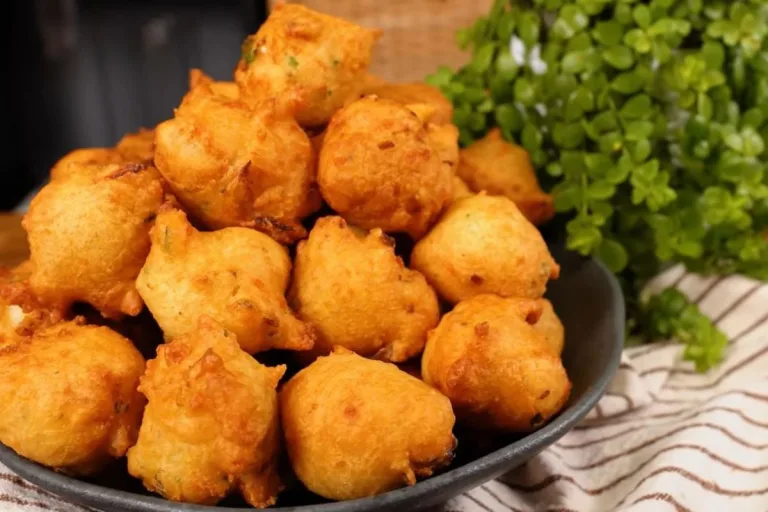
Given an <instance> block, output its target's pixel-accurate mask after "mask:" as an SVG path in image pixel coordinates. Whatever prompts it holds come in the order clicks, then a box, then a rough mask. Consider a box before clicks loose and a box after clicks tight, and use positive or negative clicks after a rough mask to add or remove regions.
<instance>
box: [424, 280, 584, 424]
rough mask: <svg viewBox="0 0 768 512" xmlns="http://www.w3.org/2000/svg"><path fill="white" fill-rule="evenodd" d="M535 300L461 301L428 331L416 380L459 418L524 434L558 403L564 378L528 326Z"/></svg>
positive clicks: (535, 312) (564, 393) (564, 394)
mask: <svg viewBox="0 0 768 512" xmlns="http://www.w3.org/2000/svg"><path fill="white" fill-rule="evenodd" d="M541 302H542V301H540V300H521V299H504V298H501V297H498V296H496V295H479V296H476V297H473V298H471V299H468V300H466V301H463V302H460V303H459V304H458V305H457V306H456V307H455V308H454V309H453V311H451V312H450V313H448V314H446V315H445V316H444V317H443V318H442V320H441V321H440V325H438V327H437V329H435V330H434V331H432V332H430V334H429V341H427V347H426V349H425V351H424V355H423V357H422V360H421V372H422V376H423V378H424V381H425V382H426V383H427V384H430V385H432V386H434V387H435V388H436V389H437V390H438V391H440V392H441V393H443V394H444V395H445V396H447V397H448V398H449V399H450V400H451V403H452V404H453V409H454V411H455V412H456V416H457V417H458V419H459V421H461V422H463V423H465V424H467V425H471V426H472V427H474V428H478V429H487V430H500V431H505V432H530V431H532V430H534V429H536V428H538V427H540V426H541V425H543V424H544V423H545V422H546V421H547V420H549V419H550V418H551V417H552V416H553V415H555V414H557V412H558V411H559V410H560V409H561V408H562V407H563V406H564V405H565V402H566V401H567V400H568V396H569V394H570V390H571V383H570V382H569V380H568V375H567V374H566V373H565V369H564V368H563V365H562V363H561V362H560V358H559V357H558V355H557V354H556V353H555V352H553V350H552V348H551V347H550V345H549V342H548V341H547V339H546V337H545V336H544V335H543V334H542V333H540V332H539V331H538V330H537V329H536V328H534V327H533V326H532V325H531V324H533V323H535V322H536V320H537V319H538V317H539V315H540V314H541V308H542V304H541Z"/></svg>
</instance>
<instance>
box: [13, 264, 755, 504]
mask: <svg viewBox="0 0 768 512" xmlns="http://www.w3.org/2000/svg"><path fill="white" fill-rule="evenodd" d="M670 284H678V286H679V287H680V289H681V290H682V291H683V292H684V293H686V294H687V295H688V296H689V297H690V298H691V299H693V300H695V301H696V302H697V303H698V304H699V306H700V308H701V309H702V311H703V312H705V313H706V314H708V315H710V316H711V317H712V318H714V319H716V320H717V323H718V325H719V326H720V327H721V328H722V329H723V330H724V331H725V332H726V334H728V336H729V338H730V340H731V343H730V347H729V348H728V352H727V356H726V359H725V361H724V362H723V363H722V364H721V365H720V366H719V367H718V368H716V369H714V370H711V371H709V372H708V373H705V374H698V373H696V372H695V370H694V369H693V365H692V364H691V363H688V362H685V361H683V360H682V357H681V347H680V346H679V345H676V344H674V343H658V344H654V345H649V346H644V347H637V348H632V349H628V350H627V351H626V352H625V354H624V357H623V361H622V363H621V367H620V369H619V371H618V373H617V375H616V378H615V379H614V380H613V382H612V383H611V386H610V388H609V390H608V393H607V394H606V395H605V397H604V398H603V399H602V400H601V401H600V403H599V404H598V406H597V407H595V409H594V410H593V411H591V412H590V414H589V416H588V417H587V419H585V420H584V422H582V424H580V425H578V426H577V427H576V428H575V429H574V430H573V431H572V432H570V433H569V434H568V435H566V436H565V437H564V438H563V439H561V440H560V441H559V442H557V443H556V444H555V445H554V446H552V447H550V448H549V449H547V450H545V451H544V452H542V453H541V454H540V455H538V456H537V457H535V458H534V459H532V460H531V461H529V462H528V463H527V464H525V465H524V466H522V467H521V468H518V469H516V470H514V471H512V472H510V473H509V474H507V475H505V476H504V477H502V478H500V479H498V480H495V481H492V482H488V483H486V484H485V485H482V486H480V487H478V488H476V489H473V490H472V491H470V492H467V493H465V494H463V495H461V496H458V497H457V498H454V499H452V500H450V501H449V502H448V503H446V504H445V505H444V506H443V509H444V511H445V512H459V511H460V512H518V511H525V512H528V511H555V510H558V511H578V512H592V511H599V512H602V511H613V510H622V511H633V512H640V511H657V510H661V511H666V510H670V511H672V510H677V511H678V512H687V511H695V512H707V511H713V512H714V511H718V512H720V511H732V512H752V511H755V512H758V511H759V512H765V511H767V510H768V286H766V285H763V284H762V283H759V282H757V281H753V280H750V279H746V278H743V277H739V276H732V277H727V278H714V277H713V278H704V277H701V276H697V275H694V274H686V273H685V271H684V270H683V268H682V267H675V268H672V269H670V270H668V271H667V272H666V273H664V274H663V275H661V276H660V277H659V278H657V279H656V280H655V281H654V282H653V283H651V285H650V286H651V288H652V289H655V290H660V289H662V288H664V287H665V286H667V285H670ZM33 509H38V510H52V511H70V510H84V509H82V508H81V507H76V506H74V505H70V504H68V503H66V502H64V501H61V500H59V499H58V498H56V497H55V496H53V495H52V494H50V493H48V492H46V491H43V490H41V489H39V488H37V487H36V486H34V485H32V484H30V483H28V482H25V481H24V480H22V479H21V478H19V477H17V476H16V475H14V474H12V473H11V472H10V471H9V470H8V469H6V468H5V467H3V466H2V465H0V510H9V511H29V510H33Z"/></svg>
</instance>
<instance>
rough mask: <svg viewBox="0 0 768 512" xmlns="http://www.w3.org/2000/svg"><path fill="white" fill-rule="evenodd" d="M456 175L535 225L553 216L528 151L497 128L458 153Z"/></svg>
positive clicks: (551, 207)
mask: <svg viewBox="0 0 768 512" xmlns="http://www.w3.org/2000/svg"><path fill="white" fill-rule="evenodd" d="M456 172H457V174H458V175H459V177H460V178H461V179H463V180H464V181H465V182H467V184H468V185H469V188H471V189H472V190H473V191H475V192H480V191H482V190H485V191H486V192H487V193H488V194H490V195H494V196H507V197H508V198H510V199H511V200H513V201H514V202H515V204H517V207H518V208H520V211H522V212H523V214H524V215H525V216H526V217H527V218H528V220H530V221H531V222H533V223H534V224H536V225H540V224H543V223H544V222H546V221H548V220H549V219H551V218H552V216H553V215H554V214H555V209H554V204H553V202H552V196H551V195H549V194H546V193H545V192H544V191H543V190H541V187H540V186H539V181H538V180H537V179H536V171H535V170H534V168H533V165H532V164H531V158H530V156H529V155H528V152H527V151H526V150H525V149H523V148H522V147H520V146H518V145H516V144H512V143H509V142H507V141H505V140H504V138H503V137H502V136H501V131H500V130H499V129H498V128H494V129H492V130H491V131H489V132H488V133H487V134H486V136H485V137H483V138H482V139H480V140H478V141H476V142H475V143H474V144H471V145H470V146H468V147H467V148H465V149H463V150H461V160H460V163H459V168H458V170H457V171H456Z"/></svg>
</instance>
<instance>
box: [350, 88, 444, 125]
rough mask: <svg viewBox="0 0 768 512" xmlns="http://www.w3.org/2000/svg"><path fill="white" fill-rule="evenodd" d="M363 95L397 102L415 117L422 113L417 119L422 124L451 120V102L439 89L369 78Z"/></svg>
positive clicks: (442, 122)
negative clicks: (371, 95) (411, 111)
mask: <svg viewBox="0 0 768 512" xmlns="http://www.w3.org/2000/svg"><path fill="white" fill-rule="evenodd" d="M363 94H365V95H368V94H375V95H376V96H378V97H379V98H385V99H388V100H393V101H397V102H398V103H402V104H403V105H405V106H406V107H408V108H410V109H411V110H413V111H414V112H416V113H417V115H418V114H420V113H422V112H423V114H422V115H419V118H420V119H422V120H423V121H424V122H431V123H435V124H449V123H450V122H451V120H452V119H453V104H452V103H451V101H450V100H449V99H448V98H446V97H445V96H443V93H442V92H440V89H438V88H437V87H433V86H431V85H428V84H425V83H420V82H414V83H407V84H392V83H387V82H385V81H383V80H381V79H376V78H375V77H370V78H368V80H367V81H366V84H365V86H364V87H363ZM427 112H428V113H429V114H428V115H427V114H426V113H427Z"/></svg>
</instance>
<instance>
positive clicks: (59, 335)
mask: <svg viewBox="0 0 768 512" xmlns="http://www.w3.org/2000/svg"><path fill="white" fill-rule="evenodd" d="M143 372H144V359H143V358H142V357H141V354H139V352H138V351H137V350H136V349H135V348H134V347H133V345H132V344H131V342H130V341H128V340H127V339H125V338H123V337H122V336H120V335H119V334H117V333H116V332H114V331H112V330H110V329H108V328H106V327H96V326H91V325H80V324H78V323H77V322H66V323H60V324H58V325H55V326H52V327H47V328H44V329H40V330H38V331H37V332H35V334H34V335H33V336H32V337H31V338H30V339H29V340H27V341H25V342H23V343H17V344H15V345H11V346H9V347H6V348H3V349H0V442H2V443H3V444H5V445H6V446H8V447H10V448H12V449H13V450H15V451H16V452H17V453H18V454H19V455H21V456H23V457H26V458H28V459H31V460H34V461H35V462H38V463H40V464H43V465H45V466H49V467H52V468H54V469H56V470H57V471H63V472H66V473H70V474H75V475H89V474H94V473H95V472H97V471H98V470H100V469H101V468H102V467H103V466H104V465H105V464H106V463H108V462H109V461H110V460H112V459H115V458H119V457H122V456H123V455H125V452H126V451H127V450H128V448H129V447H130V446H132V445H133V444H134V442H136V436H137V433H138V430H139V424H140V422H141V415H142V412H143V410H144V402H145V401H144V397H142V396H141V394H140V393H139V392H138V391H137V390H136V388H137V386H138V384H139V378H140V377H141V374H142V373H143Z"/></svg>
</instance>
